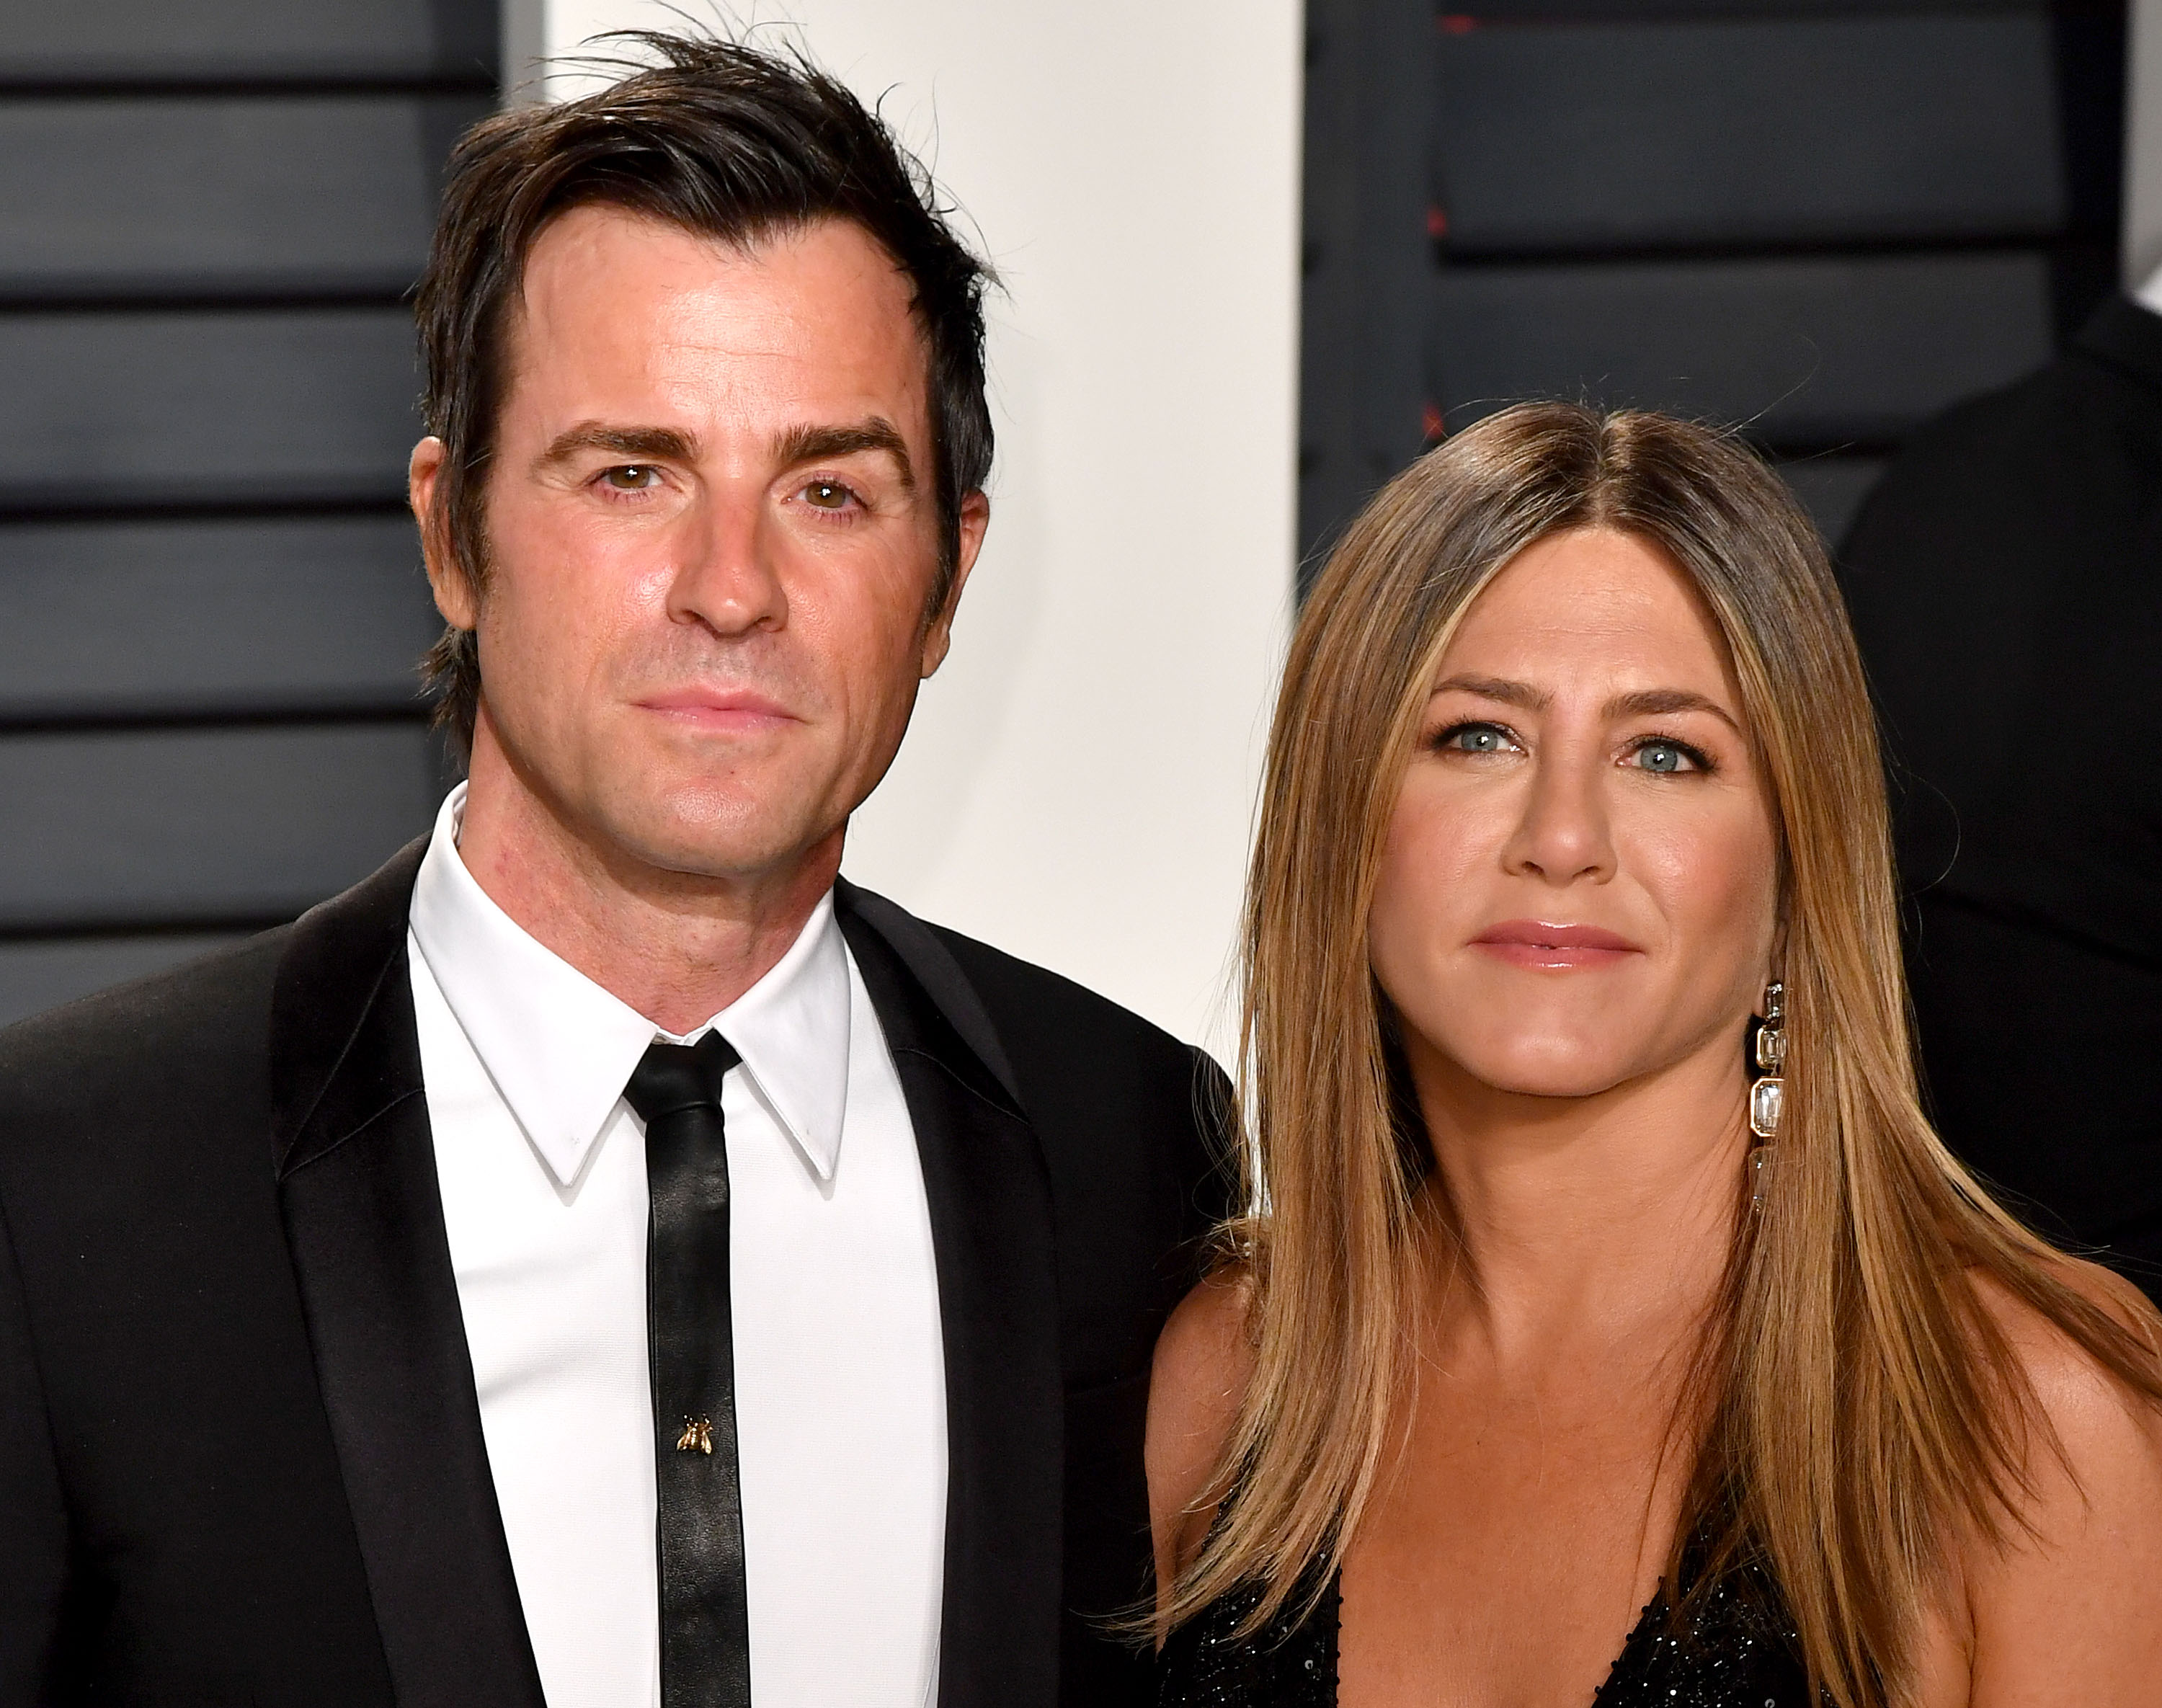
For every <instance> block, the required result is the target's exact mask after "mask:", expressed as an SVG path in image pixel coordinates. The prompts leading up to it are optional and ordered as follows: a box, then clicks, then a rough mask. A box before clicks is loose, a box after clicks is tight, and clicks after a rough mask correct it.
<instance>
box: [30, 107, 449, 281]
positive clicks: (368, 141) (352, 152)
mask: <svg viewBox="0 0 2162 1708" xmlns="http://www.w3.org/2000/svg"><path fill="white" fill-rule="evenodd" d="M489 104H490V103H489V102H488V101H487V99H486V98H485V97H473V96H447V97H416V96H357V97H356V96H341V97H308V98H306V99H301V98H296V97H271V98H268V99H263V98H257V99H248V100H239V99H221V100H206V99H168V100H146V99H134V100H119V99H112V100H99V101H75V100H57V101H15V102H8V103H6V104H5V105H0V159H5V160H6V161H7V162H8V170H7V172H6V173H5V174H4V175H0V298H4V297H9V296H13V297H42V298H46V299H51V298H55V297H60V296H70V295H78V296H79V295H97V296H112V295H126V294H135V295H170V296H203V295H220V294H234V293H247V294H251V295H257V296H264V295H281V294H283V295H307V294H311V293H316V294H322V293H347V294H353V293H360V292H375V293H379V294H383V295H396V294H397V293H398V292H400V291H401V290H404V289H405V287H406V286H407V285H410V284H411V283H412V282H413V280H414V279H415V277H416V276H417V275H418V274H419V273H420V267H421V264H422V263H423V262H424V261H425V260H426V258H427V250H428V237H429V232H430V231H431V228H432V227H433V224H434V222H435V215H436V189H437V178H438V172H439V169H440V167H441V160H442V157H443V154H444V153H445V152H446V149H447V144H448V143H449V140H450V138H452V136H453V135H455V134H456V133H457V131H459V130H461V129H462V128H464V127H465V126H466V125H468V124H470V123H473V121H474V120H475V119H477V118H480V117H481V116H482V115H483V113H484V112H487V111H488V106H489Z"/></svg>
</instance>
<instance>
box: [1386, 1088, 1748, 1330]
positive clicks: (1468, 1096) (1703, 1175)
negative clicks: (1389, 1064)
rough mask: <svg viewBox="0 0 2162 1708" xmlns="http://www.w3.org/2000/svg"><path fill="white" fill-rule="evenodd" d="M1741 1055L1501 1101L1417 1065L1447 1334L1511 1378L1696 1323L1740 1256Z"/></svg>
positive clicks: (1498, 1095)
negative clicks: (1611, 1085)
mask: <svg viewBox="0 0 2162 1708" xmlns="http://www.w3.org/2000/svg"><path fill="white" fill-rule="evenodd" d="M1736 1056H1738V1052H1731V1051H1726V1050H1721V1051H1717V1052H1713V1051H1705V1052H1699V1054H1698V1055H1696V1056H1694V1057H1692V1058H1687V1059H1685V1060H1684V1061H1683V1062H1681V1063H1677V1064H1675V1065H1674V1067H1673V1068H1668V1069H1665V1070H1663V1071H1662V1072H1661V1073H1658V1074H1656V1075H1652V1076H1648V1077H1647V1078H1645V1079H1639V1080H1636V1081H1632V1082H1631V1083H1630V1084H1626V1085H1622V1086H1618V1087H1616V1088H1615V1089H1612V1090H1611V1091H1607V1092H1604V1093H1601V1094H1599V1095H1597V1096H1594V1097H1585V1098H1557V1097H1534V1096H1526V1095H1521V1094H1512V1093H1508V1092H1503V1091H1498V1090H1496V1089H1494V1088H1493V1087H1491V1086H1488V1085H1484V1084H1479V1083H1478V1082H1475V1081H1473V1080H1471V1079H1469V1077H1468V1076H1465V1075H1463V1074H1461V1073H1460V1072H1459V1071H1457V1070H1454V1068H1451V1067H1450V1066H1449V1064H1447V1063H1434V1062H1418V1063H1414V1072H1413V1077H1414V1079H1415V1081H1416V1082H1417V1083H1418V1090H1419V1101H1420V1104H1421V1106H1422V1109H1423V1113H1424V1115H1425V1117H1426V1122H1427V1130H1428V1136H1429V1140H1430V1141H1431V1143H1432V1145H1433V1152H1434V1161H1435V1170H1434V1174H1433V1178H1432V1179H1430V1180H1429V1182H1428V1187H1427V1206H1426V1207H1427V1209H1428V1212H1429V1213H1430V1214H1432V1215H1433V1217H1434V1218H1435V1219H1436V1221H1437V1230H1436V1231H1437V1234H1438V1235H1439V1237H1438V1239H1437V1242H1436V1246H1437V1250H1438V1251H1442V1252H1444V1253H1448V1254H1450V1256H1453V1258H1454V1261H1447V1260H1444V1265H1443V1268H1444V1275H1445V1277H1446V1279H1445V1284H1444V1286H1443V1288H1442V1289H1441V1293H1440V1298H1439V1308H1440V1310H1441V1312H1442V1314H1443V1321H1442V1322H1441V1323H1440V1324H1437V1326H1438V1327H1440V1328H1441V1329H1443V1331H1444V1337H1445V1338H1446V1339H1447V1340H1452V1341H1460V1340H1461V1338H1462V1337H1465V1336H1469V1337H1470V1338H1471V1339H1473V1340H1476V1341H1483V1342H1485V1343H1486V1350H1487V1351H1488V1352H1489V1354H1490V1355H1491V1357H1492V1358H1493V1359H1494V1361H1496V1365H1497V1366H1501V1367H1508V1366H1520V1365H1521V1366H1529V1367H1538V1366H1543V1365H1548V1363H1549V1362H1550V1361H1552V1360H1553V1359H1554V1357H1555V1356H1556V1355H1557V1353H1558V1352H1559V1350H1561V1349H1564V1348H1565V1347H1566V1346H1568V1345H1569V1344H1570V1343H1571V1342H1584V1341H1587V1340H1589V1341H1591V1342H1595V1343H1601V1344H1606V1345H1612V1344H1613V1343H1615V1342H1616V1340H1629V1341H1640V1342H1641V1339H1642V1337H1644V1336H1647V1335H1648V1336H1651V1337H1653V1339H1655V1340H1668V1338H1669V1337H1670V1336H1672V1335H1684V1334H1687V1333H1688V1332H1689V1329H1692V1328H1693V1327H1694V1325H1695V1324H1697V1323H1699V1322H1700V1321H1701V1320H1702V1318H1703V1313H1704V1311H1705V1308H1707V1307H1708V1306H1709V1305H1710V1303H1711V1301H1712V1299H1713V1298H1714V1296H1715V1293H1716V1292H1717V1289H1718V1287H1719V1282H1720V1277H1721V1274H1722V1273H1723V1272H1724V1270H1725V1268H1726V1262H1727V1257H1728V1253H1729V1251H1730V1250H1731V1244H1732V1239H1733V1229H1734V1218H1735V1215H1736V1213H1737V1209H1738V1208H1739V1206H1740V1204H1741V1202H1742V1186H1741V1179H1742V1169H1743V1167H1744V1166H1745V1164H1744V1159H1745V1157H1746V1155H1747V1147H1748V1144H1749V1135H1748V1131H1747V1123H1746V1120H1744V1115H1743V1111H1744V1106H1745V1103H1744V1100H1745V1099H1746V1097H1747V1082H1746V1080H1745V1079H1744V1078H1743V1075H1742V1069H1741V1064H1740V1063H1739V1061H1738V1060H1737V1059H1735V1058H1736Z"/></svg>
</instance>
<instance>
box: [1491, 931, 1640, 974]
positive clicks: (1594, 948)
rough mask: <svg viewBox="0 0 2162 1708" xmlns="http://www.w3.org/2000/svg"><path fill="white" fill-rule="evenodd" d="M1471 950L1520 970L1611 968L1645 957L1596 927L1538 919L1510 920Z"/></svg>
mask: <svg viewBox="0 0 2162 1708" xmlns="http://www.w3.org/2000/svg"><path fill="white" fill-rule="evenodd" d="M1471 947H1472V948H1475V949H1479V950H1481V951H1483V952H1484V953H1487V954H1490V955H1492V956H1493V957H1494V958H1496V960H1503V961H1507V962H1508V963H1509V964H1511V965H1512V966H1518V967H1551V968H1556V969H1559V968H1566V967H1611V966H1612V965H1613V964H1615V963H1616V961H1618V960H1620V959H1621V958H1622V957H1623V956H1625V955H1633V954H1637V953H1642V951H1640V950H1639V949H1638V948H1637V945H1636V944H1634V943H1631V942H1630V941H1629V939H1628V938H1626V937H1622V936H1621V935H1619V934H1618V933H1616V932H1611V931H1606V930H1604V929H1602V928H1601V927H1598V926H1595V925H1549V924H1548V923H1547V922H1545V921H1543V920H1538V919H1509V920H1504V921H1503V922H1501V924H1499V925H1491V926H1489V927H1487V928H1486V930H1485V931H1482V932H1480V933H1479V935H1478V936H1477V937H1475V938H1473V939H1472V940H1471Z"/></svg>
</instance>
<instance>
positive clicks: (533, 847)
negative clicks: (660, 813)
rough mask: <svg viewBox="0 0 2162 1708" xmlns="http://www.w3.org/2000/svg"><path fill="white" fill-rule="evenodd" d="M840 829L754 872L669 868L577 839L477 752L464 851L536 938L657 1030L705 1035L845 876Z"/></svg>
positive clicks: (477, 878) (489, 756)
mask: <svg viewBox="0 0 2162 1708" xmlns="http://www.w3.org/2000/svg"><path fill="white" fill-rule="evenodd" d="M844 828H845V827H843V828H837V829H835V830H834V831H833V832H832V833H830V834H829V835H828V836H827V837H825V838H823V839H822V840H821V841H820V842H818V843H817V844H814V845H813V846H812V847H811V848H809V849H806V850H804V851H803V852H802V854H799V855H797V856H796V858H795V859H792V860H790V861H786V862H782V863H778V864H776V865H775V866H774V867H772V868H770V869H767V870H761V871H759V872H757V873H755V874H749V875H729V876H713V875H707V874H703V873H691V872H683V871H671V870H666V869H665V868H662V867H659V866H655V865H653V864H649V863H647V862H645V861H644V860H641V859H639V858H638V857H637V856H636V855H635V854H631V853H630V852H629V851H628V850H626V849H621V848H618V847H612V846H609V845H608V844H606V843H605V842H604V841H603V840H602V839H601V838H598V837H595V836H593V835H590V834H581V833H580V832H579V830H578V829H577V828H576V827H573V826H571V825H568V824H567V823H564V822H563V820H562V819H561V817H560V816H559V815H557V814H556V813H554V812H551V811H550V810H549V808H548V807H547V806H546V804H545V803H544V802H541V800H539V799H538V798H537V797H535V795H534V794H533V793H532V792H531V791H529V790H527V789H526V788H525V786H523V784H522V783H521V782H520V780H519V779H518V778H517V777H516V776H515V775H514V773H513V772H512V770H511V769H510V767H509V765H507V764H506V763H505V762H504V759H503V757H502V755H501V754H500V752H491V751H488V750H485V749H483V748H477V749H476V750H475V753H474V755H473V776H472V778H471V781H470V782H469V784H468V786H467V794H466V802H465V812H464V816H463V818H462V822H461V825H460V830H459V835H458V854H459V857H460V858H461V859H462V860H463V862H464V864H465V867H466V870H467V871H468V872H469V873H471V874H472V875H473V881H474V882H475V883H477V884H478V885H480V887H481V889H482V890H483V891H484V892H485V893H486V895H487V896H488V899H489V900H490V901H494V903H495V905H496V906H499V907H500V908H501V909H502V910H503V911H504V913H506V914H508V915H509V917H510V918H511V920H512V921H513V922H514V923H515V924H516V925H517V926H518V927H520V929H521V930H523V931H524V932H525V933H526V934H527V935H528V936H530V937H531V938H533V939H534V940H535V942H537V943H541V945H542V946H543V947H544V948H547V949H549V950H551V952H552V953H555V954H556V955H559V956H561V958H563V959H564V960H566V961H567V962H569V963H570V964H571V965H572V966H573V967H576V968H577V969H578V970H579V971H580V972H581V973H583V974H585V975H586V976H587V977H588V979H592V980H593V982H594V983H595V984H596V985H599V986H600V987H601V988H602V989H603V990H606V991H608V993H609V994H610V995H613V996H614V997H616V998H617V999H618V1000H619V1001H621V1002H623V1003H624V1004H625V1005H627V1006H629V1007H630V1008H633V1009H635V1010H636V1011H638V1012H639V1013H640V1014H642V1015H644V1016H645V1017H646V1018H647V1019H648V1020H650V1021H652V1022H653V1023H654V1025H655V1026H658V1027H659V1028H660V1029H661V1031H663V1032H671V1033H673V1034H675V1035H676V1036H678V1037H682V1036H683V1035H685V1034H687V1033H689V1032H694V1031H696V1030H697V1028H698V1027H699V1026H703V1025H704V1024H705V1023H706V1022H707V1021H709V1020H711V1019H712V1018H713V1016H715V1015H717V1014H718V1013H719V1012H720V1011H722V1010H723V1009H724V1008H726V1007H728V1006H729V1004H731V1003H733V1002H734V1001H735V1000H736V999H737V998H738V997H739V996H741V995H743V994H744V992H745V991H746V990H749V989H750V988H751V986H752V985H755V984H757V983H758V981H759V980H760V979H762V978H764V977H765V975H766V974H768V973H769V972H770V971H771V970H772V969H773V968H774V967H775V965H776V964H778V963H779V961H780V960H781V957H782V956H783V955H785V954H786V953H788V950H789V948H790V947H791V945H792V944H793V943H795V941H796V938H798V937H799V936H801V935H802V931H803V927H804V925H805V923H806V922H807V921H808V920H809V919H810V917H811V915H812V912H813V911H815V910H816V909H817V906H818V902H819V901H820V899H821V898H822V897H823V896H824V895H825V894H826V892H827V891H828V890H829V889H831V888H832V887H833V880H834V877H835V876H836V875H837V874H838V872H839V870H840V865H841V844H842V838H843V830H844Z"/></svg>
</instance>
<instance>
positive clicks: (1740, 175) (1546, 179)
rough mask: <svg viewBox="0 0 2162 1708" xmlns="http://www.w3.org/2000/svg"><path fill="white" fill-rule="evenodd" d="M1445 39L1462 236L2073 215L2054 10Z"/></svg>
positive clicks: (1456, 230)
mask: <svg viewBox="0 0 2162 1708" xmlns="http://www.w3.org/2000/svg"><path fill="white" fill-rule="evenodd" d="M1437 41H1438V44H1439V60H1440V71H1439V75H1440V92H1439V100H1438V102H1437V104H1436V107H1435V117H1436V126H1435V135H1434V149H1435V156H1436V163H1437V164H1436V172H1437V175H1438V181H1439V186H1440V197H1441V202H1442V205H1443V206H1444V209H1445V210H1446V212H1447V214H1448V219H1449V245H1450V248H1452V250H1460V251H1469V252H1477V251H1481V250H1510V251H1537V250H1554V249H1568V248H1575V249H1597V248H1615V247H1627V248H1654V247H1661V246H1673V245H1710V244H1741V243H1766V242H1777V243H1782V244H1798V243H1817V242H1827V241H1830V242H1851V241H1856V240H1872V239H1877V238H1897V239H1899V240H1902V241H1912V240H1914V239H1915V238H1943V237H1968V236H1974V235H1987V236H1991V237H1996V238H2004V237H2016V236H2021V235H2032V236H2041V235H2045V234H2047V233H2050V232H2054V231H2055V230H2056V229H2057V228H2058V227H2060V226H2062V225H2063V223H2064V222H2065V213H2066V208H2065V177H2064V167H2063V163H2062V160H2061V159H2060V153H2061V151H2060V146H2059V137H2058V126H2057V118H2056V107H2055V89H2054V86H2053V84H2052V81H2051V75H2052V56H2051V50H2050V27H2049V23H2048V20H2047V19H2046V18H2044V16H2043V15H2042V14H2041V13H2039V12H2036V13H2012V14H2008V15H2002V16H1987V15H1983V16H1967V17H1960V16H1956V15H1945V16H1921V17H1899V16H1891V17H1848V18H1811V19H1795V20H1777V21H1773V20H1761V21H1760V20H1750V21H1711V22H1699V23H1693V24H1652V23H1639V24H1613V25H1606V26H1601V25H1597V24H1585V25H1576V26H1537V25H1524V26H1519V27H1501V28H1481V29H1471V30H1468V31H1464V32H1460V33H1452V32H1449V31H1443V32H1441V33H1440V34H1439V35H1438V36H1437Z"/></svg>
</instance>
